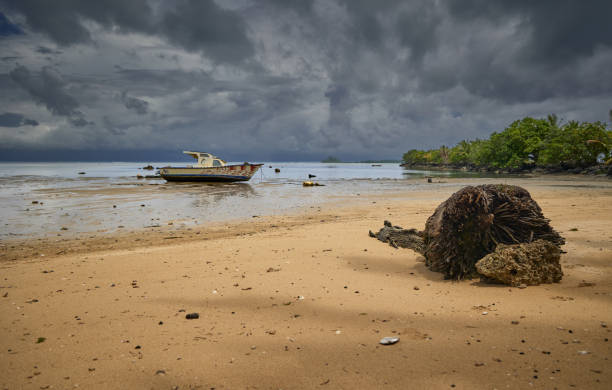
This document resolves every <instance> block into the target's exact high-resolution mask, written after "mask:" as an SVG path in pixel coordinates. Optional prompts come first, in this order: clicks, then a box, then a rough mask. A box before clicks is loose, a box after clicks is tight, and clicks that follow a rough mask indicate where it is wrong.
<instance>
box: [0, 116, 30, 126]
mask: <svg viewBox="0 0 612 390" xmlns="http://www.w3.org/2000/svg"><path fill="white" fill-rule="evenodd" d="M0 126H2V127H21V126H38V122H37V121H35V120H34V119H28V118H26V117H25V116H23V115H21V114H16V113H13V112H6V113H4V114H0Z"/></svg>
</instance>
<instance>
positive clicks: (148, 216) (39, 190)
mask: <svg viewBox="0 0 612 390" xmlns="http://www.w3.org/2000/svg"><path fill="white" fill-rule="evenodd" d="M145 165H148V163H132V162H130V163H120V162H118V163H107V162H101V163H90V162H87V163H78V162H70V163H0V204H2V208H1V209H0V217H1V220H2V226H1V227H0V239H7V238H29V237H40V236H45V235H56V234H63V235H67V234H70V233H75V232H94V231H97V232H114V231H117V230H120V229H127V230H131V229H140V228H145V227H150V226H158V225H167V224H168V223H169V222H172V223H173V224H174V225H176V226H190V225H196V224H205V223H207V222H210V221H223V220H231V219H239V218H245V217H252V216H263V215H271V214H279V213H283V212H287V211H291V210H297V209H299V208H303V207H306V206H312V205H315V204H318V203H321V202H324V201H326V200H332V201H333V200H342V199H344V198H352V197H355V196H360V195H361V194H364V195H366V194H372V193H383V192H398V191H404V190H409V189H415V188H416V187H418V186H421V185H424V183H425V180H424V179H423V176H424V175H451V174H450V173H440V172H437V173H436V172H427V171H411V170H404V169H402V168H401V167H399V165H398V164H380V166H373V165H372V164H365V163H363V164H362V163H342V164H327V163H295V162H287V163H278V162H276V163H266V164H265V165H264V166H263V167H262V169H261V170H260V171H259V172H257V173H256V174H255V176H254V177H253V178H252V179H251V180H250V181H249V182H247V183H226V184H222V183H209V184H206V183H167V182H166V181H164V180H162V179H137V178H136V175H138V174H140V175H152V174H154V172H155V171H146V170H142V169H141V168H142V167H144V166H145ZM166 165H173V166H184V165H185V163H180V162H175V163H155V164H154V166H155V167H162V166H166ZM275 168H279V169H280V172H279V173H276V172H275ZM80 172H84V174H80ZM309 174H310V175H315V176H316V178H313V179H311V180H315V181H317V182H319V183H320V184H324V186H321V187H308V188H303V187H302V182H303V181H304V180H308V175H309ZM62 228H66V229H68V230H67V231H66V230H62Z"/></svg>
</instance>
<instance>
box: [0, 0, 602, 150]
mask: <svg viewBox="0 0 612 390" xmlns="http://www.w3.org/2000/svg"><path fill="white" fill-rule="evenodd" d="M0 1H2V0H0ZM100 3H103V2H100ZM11 4H12V6H11V7H8V9H10V10H11V12H13V13H14V14H15V15H17V14H20V15H18V16H19V19H14V20H19V21H21V20H23V21H25V23H24V24H23V26H24V27H23V28H24V32H25V33H26V34H29V33H30V32H32V31H37V32H40V33H42V35H40V34H30V35H25V36H20V37H19V39H15V38H13V37H9V38H6V39H3V40H2V41H1V42H0V43H2V44H4V46H3V48H4V47H7V48H8V49H11V50H10V51H7V52H6V53H7V54H5V56H9V55H10V56H19V58H18V60H19V63H20V64H23V66H18V67H16V68H14V67H13V66H12V65H10V64H11V63H10V62H5V63H1V62H0V65H3V66H5V68H4V70H3V71H2V72H8V71H9V70H10V69H13V71H12V72H9V73H0V87H2V88H0V89H2V90H5V91H7V93H6V94H5V96H3V97H0V104H3V106H4V107H5V111H11V112H24V113H30V112H34V111H33V110H28V104H33V103H37V104H40V105H43V106H45V107H47V109H48V110H49V111H50V112H51V113H52V114H53V115H55V116H56V118H54V117H51V116H48V117H46V118H45V119H43V117H37V119H38V120H39V121H41V122H47V121H49V122H50V123H49V124H50V125H51V126H49V127H50V128H52V129H55V130H51V131H49V132H48V133H46V134H47V135H45V136H43V137H42V138H40V137H39V138H36V139H34V138H32V140H31V141H29V142H31V143H32V144H36V143H38V144H41V143H43V142H47V144H49V141H50V140H52V141H53V142H55V143H54V144H53V145H56V144H58V143H62V144H66V145H72V146H74V147H79V148H81V147H84V148H86V147H89V148H93V147H102V146H103V147H105V148H107V149H113V148H114V149H121V148H126V149H128V148H142V149H144V148H150V149H155V148H170V149H174V148H176V149H177V150H178V149H180V148H182V147H191V146H192V145H207V146H210V147H213V148H216V149H217V150H221V151H223V153H225V152H227V154H228V155H229V156H236V158H239V159H243V158H244V159H250V160H259V159H262V158H287V156H290V157H289V158H293V159H301V158H304V159H305V158H310V159H312V158H314V159H318V158H322V157H325V156H327V155H330V154H331V155H335V156H338V157H340V158H345V159H363V158H377V157H385V158H388V157H396V158H397V157H399V156H401V154H402V153H403V152H405V151H406V150H408V149H411V148H414V147H435V146H437V145H440V144H447V145H451V144H453V143H454V142H457V141H459V140H461V139H464V138H471V139H473V138H476V137H486V136H488V135H489V134H490V133H491V132H492V131H499V130H501V129H503V128H504V127H505V126H507V125H508V124H509V123H511V122H512V121H513V120H515V119H517V118H521V117H523V116H526V115H531V116H545V115H546V114H549V113H556V114H558V116H559V117H560V118H564V119H568V120H569V119H577V120H605V119H606V118H607V115H608V111H609V110H610V108H611V107H610V103H609V102H610V101H612V66H610V64H611V63H612V32H611V30H610V27H609V26H608V24H609V23H604V22H603V18H605V15H609V14H610V13H611V12H610V8H611V7H612V6H611V5H608V2H603V1H599V0H594V1H592V2H588V3H585V2H582V3H579V2H572V1H566V0H561V1H555V2H553V1H551V0H543V1H540V2H533V1H526V0H517V1H512V2H506V1H501V0H486V1H485V0H481V1H478V0H466V1H461V2H459V1H430V0H414V1H401V0H386V1H381V2H374V1H366V0H327V1H300V0H292V1H284V0H265V1H250V0H233V1H216V2H215V1H212V0H204V1H192V0H179V1H176V2H163V1H155V0H150V1H144V0H136V1H134V2H127V1H119V0H117V1H110V2H104V5H100V4H98V2H96V3H94V2H84V1H77V0H62V1H56V2H35V1H32V0H25V1H23V2H19V3H17V2H12V3H11ZM101 7H102V8H105V9H101ZM106 8H108V9H106ZM7 15H9V14H8V13H7ZM42 15H49V17H50V19H49V20H47V19H45V20H42V19H41V18H42ZM9 16H11V18H12V16H13V14H10V15H9ZM53 16H57V18H56V19H53V18H52V17H53ZM51 20H53V21H54V22H53V23H52V22H51ZM55 20H57V21H60V23H58V24H61V23H63V22H65V23H64V24H62V25H55V24H56V23H55ZM92 22H95V23H96V24H97V26H94V27H93V28H92V27H91V26H92ZM611 25H612V24H611ZM99 27H101V29H102V30H104V31H103V32H104V33H102V34H100V35H98V36H97V35H95V34H96V33H95V32H96V31H100V28H99ZM109 32H110V33H109ZM127 33H138V34H134V35H129V36H128V35H126V34H127ZM141 34H142V35H141ZM158 38H159V39H158ZM18 41H19V42H18ZM11 42H15V43H14V46H11ZM77 43H84V44H88V46H87V47H82V46H71V45H74V44H77ZM56 47H59V48H60V50H62V55H61V58H59V57H58V58H55V59H56V60H57V61H56V63H57V65H54V67H53V68H42V70H41V71H40V72H38V69H41V68H40V61H41V56H40V54H45V55H47V56H49V57H51V58H52V59H54V58H53V57H54V56H56V55H57V54H58V53H51V52H50V51H53V50H54V48H56ZM28 50H29V51H30V52H29V54H28ZM198 54H202V56H199V55H198ZM7 69H8V70H7ZM34 69H36V71H34ZM60 72H61V74H62V75H64V77H62V76H60ZM9 74H10V76H9ZM5 86H6V87H7V88H8V89H6V88H4V87H5ZM117 91H120V92H119V93H118V92H117ZM121 91H125V92H121ZM32 100H33V102H32ZM11 104H13V105H11ZM84 107H86V108H87V111H86V113H87V118H86V117H85V115H84V114H83V112H85V108H84ZM153 107H154V109H153ZM22 109H23V111H22ZM126 109H127V110H130V112H133V113H134V114H138V115H125V113H126ZM145 114H146V115H145ZM64 119H67V120H68V123H69V125H70V126H65V123H59V122H60V121H63V120H64ZM90 120H91V121H90ZM94 121H95V124H93V122H94ZM53 122H55V123H53ZM45 124H46V123H45ZM79 126H80V127H81V128H80V129H75V127H79ZM0 137H2V134H0ZM45 137H47V138H45ZM237 139H239V140H241V142H236V140H237ZM41 140H43V141H41ZM2 141H3V139H1V138H0V142H2ZM19 142H24V144H27V142H28V141H21V140H20V141H19ZM185 143H189V144H188V145H187V144H185ZM279 156H280V157H279Z"/></svg>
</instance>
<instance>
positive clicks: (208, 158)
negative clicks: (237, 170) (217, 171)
mask: <svg viewBox="0 0 612 390" xmlns="http://www.w3.org/2000/svg"><path fill="white" fill-rule="evenodd" d="M183 153H185V154H188V155H190V156H191V157H193V158H195V159H196V160H198V162H197V164H195V165H192V166H191V167H192V168H211V167H224V166H225V164H226V162H225V161H223V160H221V159H220V158H219V157H217V156H213V155H212V154H210V153H204V152H189V151H183Z"/></svg>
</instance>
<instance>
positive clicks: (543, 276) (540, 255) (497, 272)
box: [476, 240, 563, 287]
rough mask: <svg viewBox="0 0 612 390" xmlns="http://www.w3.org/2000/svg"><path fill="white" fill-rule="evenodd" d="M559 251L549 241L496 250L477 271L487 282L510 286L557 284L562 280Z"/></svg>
mask: <svg viewBox="0 0 612 390" xmlns="http://www.w3.org/2000/svg"><path fill="white" fill-rule="evenodd" d="M560 256H561V251H560V249H559V247H558V246H557V245H555V244H553V243H552V242H550V241H546V240H536V241H534V242H531V243H525V244H515V245H505V244H500V245H498V246H497V248H496V249H495V251H494V252H493V253H490V254H488V255H486V256H485V257H483V258H482V259H480V260H479V261H478V262H476V270H477V271H478V273H479V274H481V275H483V276H484V277H485V278H486V279H488V280H491V281H496V282H500V283H504V284H507V285H510V286H515V287H517V286H520V285H521V284H526V285H530V286H533V285H538V284H540V283H556V282H559V281H560V280H561V278H562V277H563V271H562V270H561V264H560V263H559V258H560Z"/></svg>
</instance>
